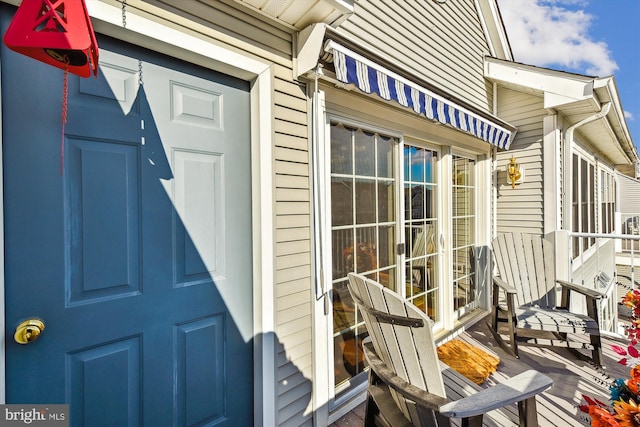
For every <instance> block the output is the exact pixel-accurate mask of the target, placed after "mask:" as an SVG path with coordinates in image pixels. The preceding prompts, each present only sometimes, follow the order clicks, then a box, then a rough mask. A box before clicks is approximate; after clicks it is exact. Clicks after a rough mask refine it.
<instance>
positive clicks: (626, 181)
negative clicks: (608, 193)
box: [616, 173, 640, 215]
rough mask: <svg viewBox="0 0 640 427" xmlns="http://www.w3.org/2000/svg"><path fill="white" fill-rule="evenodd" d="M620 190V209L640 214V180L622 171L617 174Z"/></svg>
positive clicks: (626, 212)
mask: <svg viewBox="0 0 640 427" xmlns="http://www.w3.org/2000/svg"><path fill="white" fill-rule="evenodd" d="M616 179H617V181H618V186H619V187H618V188H619V192H620V206H619V209H618V210H619V211H620V212H621V213H622V214H623V215H624V214H635V215H640V181H639V180H637V179H635V178H631V177H629V176H626V175H622V174H620V173H617V174H616Z"/></svg>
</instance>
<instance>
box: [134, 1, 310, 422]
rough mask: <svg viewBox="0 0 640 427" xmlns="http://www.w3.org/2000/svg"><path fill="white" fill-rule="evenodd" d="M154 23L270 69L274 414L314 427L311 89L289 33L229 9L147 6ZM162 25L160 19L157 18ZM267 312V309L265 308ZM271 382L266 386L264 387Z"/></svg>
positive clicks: (193, 4) (194, 4)
mask: <svg viewBox="0 0 640 427" xmlns="http://www.w3.org/2000/svg"><path fill="white" fill-rule="evenodd" d="M149 3H150V4H152V6H148V5H146V6H145V5H141V7H143V8H144V7H149V12H150V15H154V16H158V17H159V18H157V19H159V20H161V21H162V23H163V24H165V25H179V26H180V27H181V30H183V31H186V32H190V31H195V32H197V33H198V34H199V36H200V37H204V38H206V39H208V40H212V41H214V42H216V43H224V44H225V45H227V46H230V47H231V48H232V49H235V50H237V51H238V52H239V53H247V54H250V55H251V56H253V57H259V58H262V59H264V60H267V61H269V62H271V63H273V69H274V81H273V88H274V92H273V101H274V104H273V117H274V122H273V128H274V135H273V146H272V150H273V158H274V162H275V164H274V172H275V175H274V189H273V191H274V199H275V206H274V212H275V214H274V215H275V216H274V220H275V226H276V229H275V242H274V251H275V254H276V266H275V270H276V273H275V280H276V285H275V293H276V295H275V298H276V307H275V308H274V309H275V322H276V325H275V328H276V330H275V333H276V336H277V340H278V343H277V356H276V364H277V366H276V379H275V380H276V382H277V384H276V408H277V414H276V417H277V421H278V425H281V426H288V425H292V426H294V425H295V426H303V425H311V424H312V423H313V415H312V410H311V403H310V402H311V394H312V389H311V382H310V379H311V378H312V375H313V372H312V336H313V334H312V320H311V319H312V301H313V298H312V295H311V289H312V287H311V271H312V268H311V265H312V263H311V236H312V230H311V190H310V177H309V139H308V135H309V131H308V129H307V125H308V111H307V105H308V104H307V96H306V86H305V84H304V83H301V82H298V81H295V80H294V79H293V59H292V57H293V39H294V34H293V31H292V30H291V29H287V28H285V27H281V26H279V25H278V24H276V23H275V22H273V21H270V20H266V19H265V18H263V17H259V16H257V15H255V14H251V13H248V11H246V10H244V9H242V7H240V6H238V7H236V6H235V5H234V4H232V3H227V2H224V1H206V2H200V1H180V2H175V1H165V0H158V1H153V0H152V1H150V2H149ZM160 17H161V18H160ZM267 309H268V308H267ZM267 381H268V379H267Z"/></svg>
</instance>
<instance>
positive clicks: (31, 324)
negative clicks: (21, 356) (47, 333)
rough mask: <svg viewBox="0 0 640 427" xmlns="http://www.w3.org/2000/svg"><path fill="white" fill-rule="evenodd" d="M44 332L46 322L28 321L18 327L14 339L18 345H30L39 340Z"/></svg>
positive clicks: (38, 320)
mask: <svg viewBox="0 0 640 427" xmlns="http://www.w3.org/2000/svg"><path fill="white" fill-rule="evenodd" d="M43 330H44V322H43V321H42V320H40V319H28V320H25V321H24V322H22V323H20V324H19V325H18V327H17V328H16V333H15V334H14V335H13V339H15V340H16V342H17V343H18V344H29V343H30V342H34V341H35V340H37V339H38V337H39V336H40V334H41V333H42V331H43Z"/></svg>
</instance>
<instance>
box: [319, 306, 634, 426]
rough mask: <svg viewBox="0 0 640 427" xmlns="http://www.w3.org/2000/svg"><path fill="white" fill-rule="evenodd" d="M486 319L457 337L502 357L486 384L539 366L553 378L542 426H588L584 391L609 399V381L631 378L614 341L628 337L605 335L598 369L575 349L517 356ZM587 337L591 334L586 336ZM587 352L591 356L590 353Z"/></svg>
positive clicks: (525, 350)
mask: <svg viewBox="0 0 640 427" xmlns="http://www.w3.org/2000/svg"><path fill="white" fill-rule="evenodd" d="M485 320H488V318H486V319H485ZM485 320H482V321H480V322H478V323H476V324H475V325H474V326H472V327H471V328H470V329H468V330H467V331H466V332H463V333H462V334H460V335H459V336H457V337H456V338H457V339H461V340H463V341H466V342H468V343H469V344H471V345H474V346H477V347H478V348H481V349H483V350H485V351H489V352H491V353H493V354H496V355H497V356H498V357H499V358H500V365H499V366H498V371H497V372H494V373H493V374H492V375H491V376H490V377H489V379H488V380H487V381H486V382H485V384H483V386H482V387H488V386H491V385H492V384H495V383H500V382H503V381H504V380H506V379H507V378H510V377H512V376H514V375H517V374H519V373H521V372H523V371H525V370H527V369H536V370H538V371H540V372H543V373H545V374H546V375H548V376H549V377H551V378H552V379H553V381H554V384H553V387H551V388H550V389H549V390H547V391H545V392H543V393H541V394H539V395H538V396H537V397H536V401H537V409H538V422H539V424H540V426H545V427H546V426H588V425H589V422H588V418H587V417H586V416H585V414H583V413H581V412H580V410H579V408H578V406H579V405H580V404H582V403H584V402H583V401H582V395H583V394H586V395H588V396H591V397H594V398H597V399H599V400H601V401H603V402H607V401H608V399H609V383H610V382H611V381H613V380H614V379H616V378H628V375H629V368H627V367H625V366H622V365H620V364H618V363H617V362H618V360H620V358H621V356H619V355H618V354H616V353H614V352H613V350H612V349H611V345H612V344H615V345H621V346H626V345H627V341H626V340H624V339H615V338H611V337H606V336H603V337H602V340H603V343H602V351H603V357H604V365H605V368H606V369H605V370H603V369H600V368H598V369H596V368H595V367H594V366H593V365H592V364H590V363H589V362H588V361H586V360H580V359H579V358H578V357H576V356H575V355H574V354H573V353H572V352H570V351H569V350H567V349H563V348H538V347H529V346H523V347H521V348H520V349H519V350H520V356H521V357H520V359H515V358H514V357H513V356H511V355H509V354H508V353H506V352H505V351H504V350H503V349H502V348H501V347H500V346H499V345H498V344H497V343H496V342H495V340H494V339H493V336H492V335H491V333H490V331H489V328H488V327H487V325H486V324H485ZM584 339H585V340H588V339H589V338H588V336H584ZM584 354H585V357H588V353H584ZM361 412H362V411H360V412H358V410H355V411H353V412H352V413H350V414H349V415H348V417H349V423H348V424H344V423H342V422H341V420H338V421H336V422H335V423H334V424H332V425H331V427H340V426H344V425H348V426H362V425H363V424H362V422H360V423H358V417H357V414H358V413H361Z"/></svg>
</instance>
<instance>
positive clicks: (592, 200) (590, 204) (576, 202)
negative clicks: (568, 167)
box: [571, 153, 596, 258]
mask: <svg viewBox="0 0 640 427" xmlns="http://www.w3.org/2000/svg"><path fill="white" fill-rule="evenodd" d="M572 170H573V185H572V206H571V208H572V212H571V214H572V219H573V226H572V229H571V230H572V231H573V232H576V233H595V232H596V191H595V178H596V173H595V165H594V164H593V162H592V161H591V160H589V159H587V158H586V157H584V156H582V155H581V154H579V153H574V154H573V162H572ZM593 244H595V238H592V237H583V238H577V237H576V238H574V239H573V242H572V247H573V257H574V258H576V257H578V256H579V255H580V254H581V253H583V252H584V251H586V250H587V249H589V248H590V247H591V246H593Z"/></svg>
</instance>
